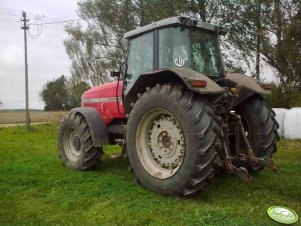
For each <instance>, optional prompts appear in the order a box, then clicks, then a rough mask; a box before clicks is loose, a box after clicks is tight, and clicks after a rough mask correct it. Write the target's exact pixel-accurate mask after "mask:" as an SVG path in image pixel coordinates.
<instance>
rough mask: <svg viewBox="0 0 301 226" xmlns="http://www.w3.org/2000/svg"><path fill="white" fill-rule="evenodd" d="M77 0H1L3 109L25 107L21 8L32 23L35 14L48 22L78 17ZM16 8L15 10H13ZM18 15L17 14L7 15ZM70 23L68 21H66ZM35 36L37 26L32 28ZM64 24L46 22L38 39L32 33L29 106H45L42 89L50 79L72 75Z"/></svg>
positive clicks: (0, 74)
mask: <svg viewBox="0 0 301 226" xmlns="http://www.w3.org/2000/svg"><path fill="white" fill-rule="evenodd" d="M76 2H77V1H76V0H51V1H45V0H26V1H24V0H1V1H0V100H1V101H2V102H3V106H2V109H3V108H7V109H12V108H23V109H24V108H25V72H24V33H23V30H21V29H20V27H21V23H20V22H18V21H20V18H21V11H25V12H28V16H29V19H30V21H29V23H35V20H34V19H35V15H36V14H37V15H44V16H45V17H44V19H43V21H44V22H53V21H60V20H70V19H76V18H78V16H77V14H76V10H77V3H76ZM12 10H13V11H12ZM7 14H14V15H7ZM65 25H66V24H65ZM29 31H30V33H31V34H32V35H35V34H36V33H37V27H36V26H34V25H32V26H30V29H29ZM66 38H67V35H66V32H65V31H64V24H52V25H43V27H42V33H41V35H40V36H39V37H37V38H31V37H29V36H28V73H29V98H30V99H29V107H30V108H35V109H43V108H44V103H43V102H42V101H41V99H40V97H39V92H40V91H41V88H42V86H43V85H44V84H45V83H46V82H47V80H53V79H54V78H58V77H59V76H61V75H62V74H64V75H66V76H69V75H70V72H69V67H70V64H71V63H70V60H69V57H68V55H67V53H66V51H65V47H64V44H63V41H64V40H65V39H66Z"/></svg>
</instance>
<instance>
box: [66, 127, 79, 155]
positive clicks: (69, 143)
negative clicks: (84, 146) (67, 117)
mask: <svg viewBox="0 0 301 226" xmlns="http://www.w3.org/2000/svg"><path fill="white" fill-rule="evenodd" d="M63 144H64V150H65V153H66V155H67V156H68V158H69V159H70V160H71V161H77V160H78V158H79V156H80V154H81V141H80V135H79V133H78V132H77V131H76V130H74V129H73V128H69V129H67V130H66V132H65V134H64V140H63Z"/></svg>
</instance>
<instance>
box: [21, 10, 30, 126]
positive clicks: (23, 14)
mask: <svg viewBox="0 0 301 226" xmlns="http://www.w3.org/2000/svg"><path fill="white" fill-rule="evenodd" d="M22 16H23V19H21V21H23V27H21V29H22V30H24V47H25V98H26V129H27V130H28V129H29V127H30V115H29V106H28V64H27V30H28V29H29V27H28V25H27V24H26V22H27V21H29V19H27V18H26V12H24V11H23V12H22Z"/></svg>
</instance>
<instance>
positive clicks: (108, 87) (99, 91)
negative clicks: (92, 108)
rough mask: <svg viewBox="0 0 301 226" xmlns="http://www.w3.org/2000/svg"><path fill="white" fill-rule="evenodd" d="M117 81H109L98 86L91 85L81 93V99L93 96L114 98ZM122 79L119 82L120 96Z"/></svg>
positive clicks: (119, 94)
mask: <svg viewBox="0 0 301 226" xmlns="http://www.w3.org/2000/svg"><path fill="white" fill-rule="evenodd" d="M116 87H117V82H110V83H106V84H103V85H100V86H96V87H93V88H91V89H89V90H87V91H86V92H84V93H83V96H82V97H83V99H94V98H109V97H112V98H115V99H116ZM121 90H122V81H120V82H119V88H118V94H117V95H118V96H121Z"/></svg>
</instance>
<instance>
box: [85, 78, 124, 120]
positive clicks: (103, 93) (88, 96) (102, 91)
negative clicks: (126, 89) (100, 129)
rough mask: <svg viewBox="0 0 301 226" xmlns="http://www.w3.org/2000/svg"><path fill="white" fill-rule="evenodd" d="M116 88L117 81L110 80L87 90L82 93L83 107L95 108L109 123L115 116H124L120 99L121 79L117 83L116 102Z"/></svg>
mask: <svg viewBox="0 0 301 226" xmlns="http://www.w3.org/2000/svg"><path fill="white" fill-rule="evenodd" d="M116 89H117V82H110V83H106V84H104V85H100V86H97V87H93V88H92V89H89V90H87V91H86V92H84V93H83V95H82V103H83V107H92V108H95V109H96V110H97V111H98V112H99V114H100V116H101V117H102V118H103V120H104V121H105V123H106V124H110V122H111V121H112V120H113V119H115V118H124V111H123V104H122V100H121V93H122V81H120V82H119V85H118V92H117V96H118V103H117V98H116ZM118 106H119V107H118Z"/></svg>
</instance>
